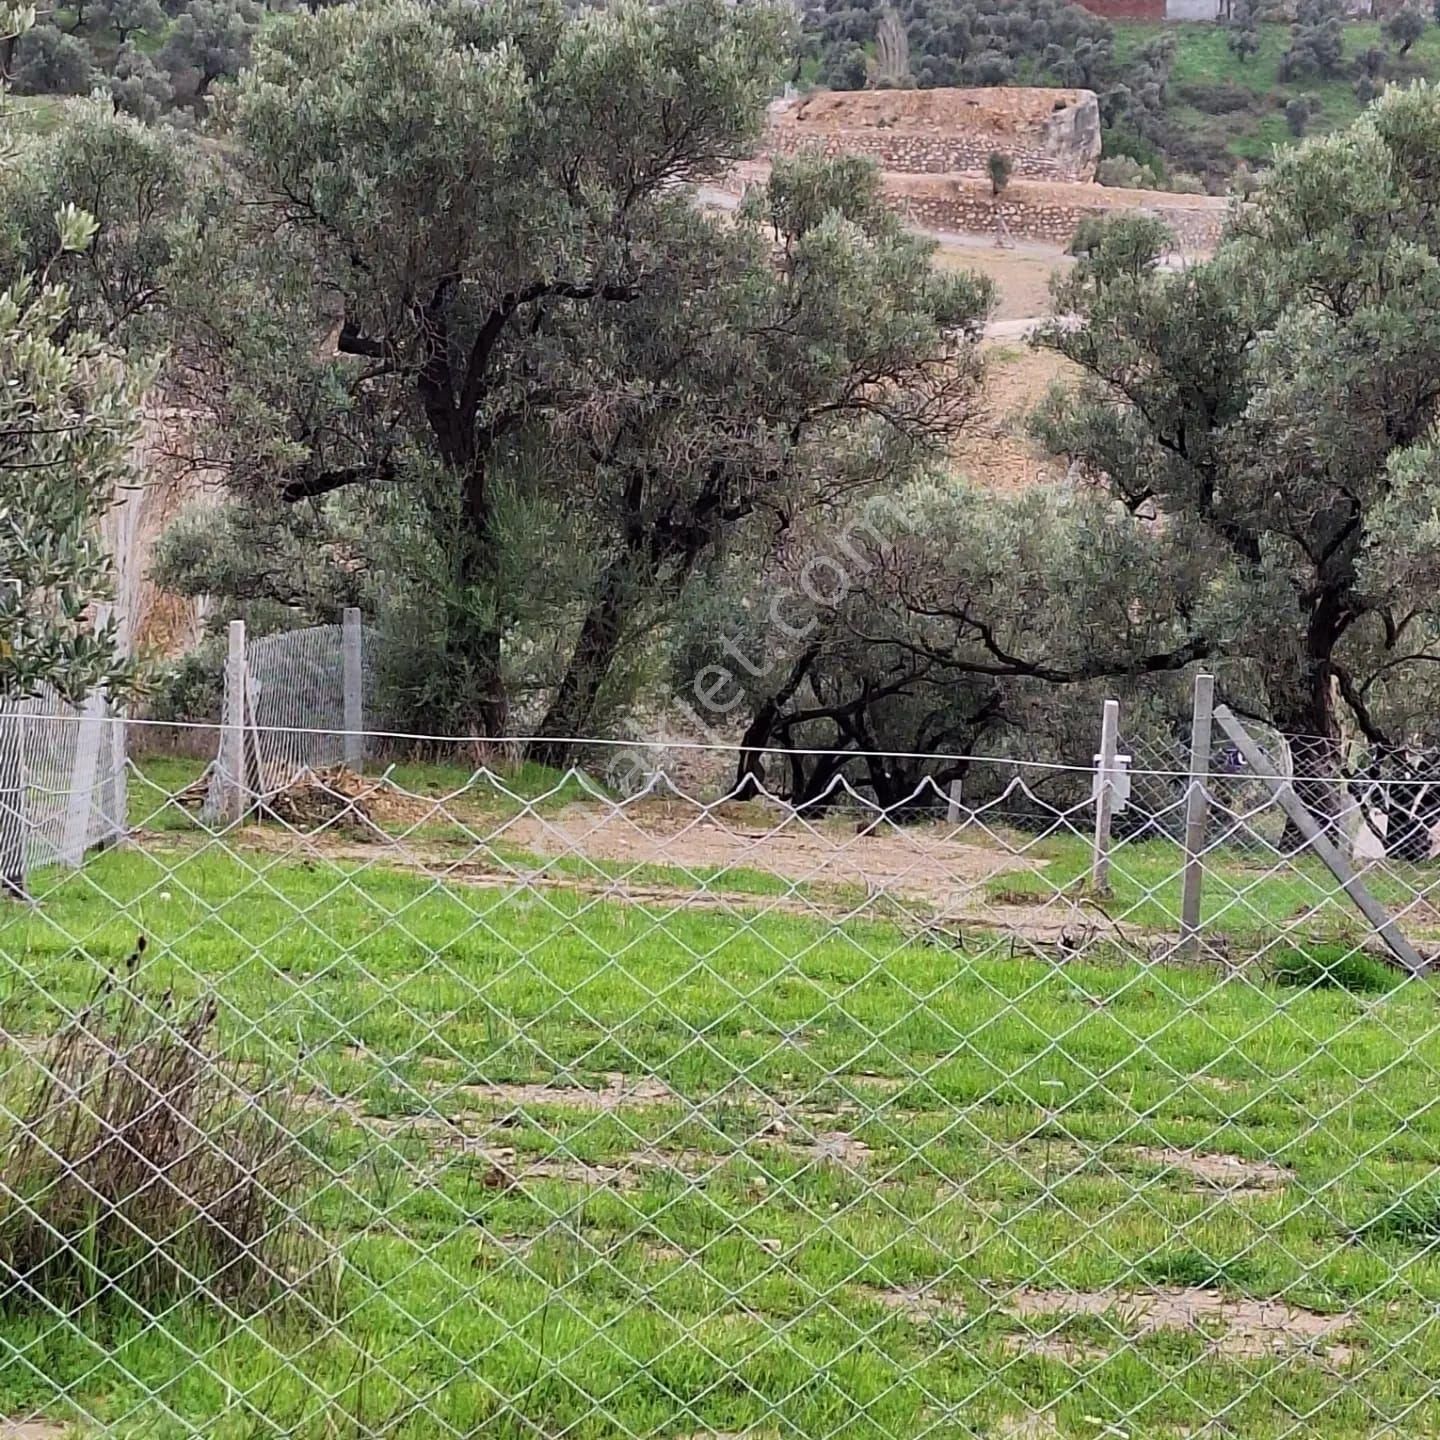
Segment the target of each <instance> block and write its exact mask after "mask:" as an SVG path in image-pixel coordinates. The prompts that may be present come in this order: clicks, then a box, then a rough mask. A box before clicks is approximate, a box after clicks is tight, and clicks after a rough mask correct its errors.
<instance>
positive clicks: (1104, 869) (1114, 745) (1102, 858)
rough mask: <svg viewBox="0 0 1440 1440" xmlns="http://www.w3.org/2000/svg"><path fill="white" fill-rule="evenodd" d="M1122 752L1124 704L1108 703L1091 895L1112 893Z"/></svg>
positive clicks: (1097, 783)
mask: <svg viewBox="0 0 1440 1440" xmlns="http://www.w3.org/2000/svg"><path fill="white" fill-rule="evenodd" d="M1119 748H1120V702H1119V701H1118V700H1107V701H1106V702H1105V713H1104V716H1103V718H1102V720H1101V722H1100V753H1099V754H1098V755H1097V756H1096V757H1095V764H1096V771H1095V853H1094V858H1093V859H1092V861H1091V864H1090V891H1091V893H1092V894H1094V895H1108V894H1109V893H1110V821H1111V819H1112V818H1113V816H1114V813H1115V770H1116V763H1115V754H1116V751H1117V750H1118V749H1119Z"/></svg>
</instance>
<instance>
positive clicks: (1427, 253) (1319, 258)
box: [1040, 86, 1440, 809]
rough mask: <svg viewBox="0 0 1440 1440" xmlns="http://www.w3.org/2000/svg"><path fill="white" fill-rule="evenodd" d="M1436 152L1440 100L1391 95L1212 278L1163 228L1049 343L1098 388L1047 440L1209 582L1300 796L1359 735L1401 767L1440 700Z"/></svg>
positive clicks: (1257, 200)
mask: <svg viewBox="0 0 1440 1440" xmlns="http://www.w3.org/2000/svg"><path fill="white" fill-rule="evenodd" d="M1437 144H1440V92H1437V91H1436V90H1435V89H1433V88H1431V87H1426V86H1422V87H1417V88H1415V89H1413V90H1407V91H1403V92H1392V93H1387V94H1386V95H1385V96H1384V97H1383V98H1382V99H1381V100H1380V101H1379V102H1377V104H1376V105H1374V106H1372V107H1371V109H1369V110H1368V111H1366V112H1365V113H1364V114H1363V115H1362V116H1361V118H1360V119H1359V120H1357V121H1356V122H1355V123H1354V124H1353V125H1352V126H1351V127H1350V128H1349V129H1348V130H1346V131H1342V132H1339V133H1336V134H1333V135H1330V136H1326V137H1324V138H1323V139H1318V140H1312V141H1310V142H1308V143H1306V144H1303V145H1301V146H1299V147H1296V148H1295V149H1294V150H1293V151H1289V152H1287V153H1285V154H1284V155H1282V156H1279V157H1277V160H1276V162H1275V164H1274V166H1273V167H1272V169H1271V170H1270V172H1269V174H1268V176H1267V178H1266V181H1265V183H1264V184H1263V185H1262V186H1261V188H1260V189H1259V191H1258V192H1257V193H1256V195H1255V196H1254V197H1253V200H1252V203H1251V204H1250V205H1249V206H1247V207H1246V209H1245V210H1244V211H1242V212H1239V213H1237V215H1236V216H1235V218H1234V220H1233V221H1232V224H1231V228H1230V231H1229V233H1228V234H1227V235H1226V237H1225V238H1224V240H1223V241H1222V243H1221V245H1220V247H1219V250H1218V252H1217V253H1216V255H1215V257H1214V258H1213V259H1211V260H1208V261H1205V262H1203V263H1201V264H1197V265H1193V266H1191V267H1189V268H1188V269H1187V270H1185V271H1184V272H1183V273H1181V274H1167V273H1165V272H1164V271H1162V270H1161V269H1160V268H1159V265H1158V263H1157V262H1158V259H1159V256H1160V255H1161V253H1162V252H1163V251H1164V249H1165V248H1166V247H1167V245H1168V241H1167V240H1166V238H1165V237H1164V236H1163V235H1161V234H1160V233H1159V232H1158V230H1157V228H1156V227H1155V226H1154V224H1153V222H1125V223H1121V224H1119V225H1117V226H1115V227H1114V228H1113V229H1112V230H1111V232H1110V233H1109V234H1108V235H1107V236H1106V238H1105V240H1104V241H1103V242H1102V243H1101V244H1100V245H1099V246H1098V247H1097V248H1095V249H1092V250H1091V252H1090V254H1089V256H1088V257H1087V258H1086V259H1084V260H1082V261H1081V263H1080V264H1079V265H1078V266H1077V267H1076V270H1075V272H1074V273H1073V276H1072V278H1071V279H1070V280H1069V281H1068V282H1067V283H1065V284H1064V285H1063V286H1062V288H1061V290H1060V292H1059V295H1058V302H1057V303H1058V306H1059V309H1060V310H1061V311H1068V312H1071V313H1073V314H1074V315H1075V316H1076V317H1077V321H1078V323H1075V324H1073V325H1066V326H1061V325H1055V326H1052V327H1051V328H1050V329H1049V330H1048V331H1047V332H1046V334H1045V336H1044V342H1043V343H1045V344H1046V345H1047V346H1049V347H1050V348H1052V349H1054V350H1056V351H1058V352H1059V353H1061V354H1062V355H1064V356H1065V357H1066V358H1067V359H1068V360H1070V361H1071V362H1072V363H1073V364H1074V365H1075V366H1077V367H1078V369H1079V371H1080V372H1081V374H1082V376H1083V378H1082V380H1081V381H1080V383H1078V384H1077V385H1076V386H1074V387H1073V388H1072V389H1071V390H1070V392H1069V393H1068V394H1067V395H1066V396H1064V397H1063V398H1062V399H1060V400H1058V401H1057V402H1056V403H1055V404H1054V405H1053V406H1052V407H1051V408H1050V410H1049V411H1048V413H1047V414H1046V415H1045V416H1044V417H1043V418H1042V421H1041V425H1040V428H1041V431H1042V433H1043V434H1044V435H1045V436H1046V438H1047V439H1048V440H1049V441H1050V443H1051V444H1052V445H1053V447H1054V448H1055V449H1057V450H1058V451H1060V452H1062V453H1064V454H1066V455H1068V456H1070V457H1071V458H1072V459H1073V460H1074V461H1075V462H1076V464H1077V465H1078V467H1079V469H1080V472H1081V473H1082V474H1083V476H1084V477H1086V479H1087V481H1088V482H1089V483H1091V484H1093V485H1095V486H1097V487H1100V488H1101V489H1103V490H1104V491H1105V492H1107V493H1108V494H1110V495H1111V496H1113V497H1114V499H1115V500H1116V501H1118V502H1119V503H1120V504H1122V505H1124V506H1125V507H1126V508H1127V509H1128V510H1129V511H1131V512H1132V513H1133V515H1134V517H1135V523H1136V524H1137V525H1145V526H1150V527H1154V526H1159V527H1161V528H1162V529H1164V530H1165V531H1166V532H1168V533H1173V534H1176V535H1183V536H1184V537H1185V540H1186V545H1187V547H1188V548H1189V550H1190V551H1191V552H1192V553H1193V554H1194V555H1196V556H1204V557H1205V558H1206V563H1207V564H1208V565H1209V566H1210V567H1211V571H1212V574H1213V580H1212V582H1211V587H1210V605H1209V610H1210V614H1211V616H1212V617H1215V618H1212V619H1211V620H1202V619H1201V618H1200V617H1199V616H1198V614H1197V617H1196V619H1195V621H1194V625H1195V631H1194V634H1195V638H1196V639H1197V640H1203V641H1205V642H1206V643H1207V645H1208V646H1209V647H1210V648H1211V649H1212V650H1214V651H1217V652H1219V653H1221V654H1223V656H1224V657H1226V658H1225V659H1224V660H1223V662H1222V669H1221V674H1222V678H1223V679H1224V680H1225V683H1226V685H1227V688H1228V689H1229V691H1230V694H1231V696H1232V698H1233V699H1234V700H1235V701H1236V702H1237V703H1240V704H1243V705H1244V706H1245V707H1246V708H1248V709H1250V710H1251V711H1252V713H1256V714H1260V715H1262V716H1263V717H1264V718H1265V719H1267V720H1269V721H1270V722H1272V723H1273V724H1274V725H1276V726H1277V727H1278V728H1279V729H1280V730H1281V731H1282V732H1283V733H1284V734H1285V735H1286V736H1287V737H1289V742H1290V745H1291V748H1292V751H1293V752H1294V755H1295V761H1296V770H1297V773H1300V774H1305V773H1320V774H1324V775H1333V774H1334V773H1335V767H1336V763H1337V749H1338V741H1339V738H1340V735H1341V732H1342V726H1343V725H1349V726H1353V727H1355V728H1356V729H1358V731H1359V732H1360V733H1361V734H1362V735H1363V736H1365V737H1366V738H1367V739H1368V740H1369V742H1370V743H1371V744H1373V745H1376V746H1380V747H1393V746H1396V745H1400V744H1402V743H1403V742H1405V741H1406V740H1407V739H1409V738H1412V736H1413V729H1412V726H1413V723H1414V718H1413V717H1414V710H1415V704H1414V700H1415V692H1416V691H1417V690H1418V691H1420V692H1422V693H1423V694H1424V695H1425V696H1426V697H1427V701H1426V705H1427V706H1428V707H1429V710H1430V713H1433V706H1434V701H1435V700H1436V699H1440V694H1437V692H1436V690H1435V688H1434V680H1435V679H1436V678H1440V670H1437V667H1436V660H1437V658H1440V652H1437V651H1436V650H1435V648H1434V640H1433V637H1434V636H1435V634H1436V633H1437V621H1440V615H1437V613H1436V595H1437V591H1436V588H1435V586H1434V584H1433V583H1432V576H1431V574H1430V569H1429V563H1430V562H1429V558H1428V556H1427V555H1426V554H1425V553H1424V551H1423V549H1420V550H1418V551H1417V546H1416V535H1417V531H1418V527H1417V525H1416V523H1415V516H1416V513H1417V512H1418V513H1422V514H1423V513H1424V512H1425V508H1426V507H1428V506H1429V504H1430V501H1429V500H1428V498H1422V497H1423V496H1424V495H1425V491H1424V490H1423V489H1421V488H1420V485H1419V482H1417V480H1416V478H1415V477H1416V476H1419V475H1426V476H1428V475H1429V473H1430V470H1429V465H1430V459H1429V457H1430V453H1431V452H1430V448H1429V447H1430V444H1431V439H1432V434H1433V427H1434V425H1435V424H1436V421H1437V419H1440V378H1437V377H1440V327H1437V324H1436V321H1435V319H1434V316H1435V314H1436V309H1435V307H1436V304H1437V301H1440V221H1437V218H1436V217H1437V215H1440V209H1437V201H1440V181H1437V178H1436V174H1435V170H1434V166H1433V164H1432V163H1431V157H1432V156H1433V154H1434V153H1435V146H1436V145H1437ZM1399 477H1406V484H1405V485H1404V486H1402V485H1401V484H1400V483H1399ZM1402 496H1405V497H1408V504H1409V509H1408V510H1407V508H1406V506H1405V505H1403V504H1402V503H1401V497H1402ZM1218 622H1223V625H1224V628H1225V631H1226V634H1225V637H1224V639H1223V641H1222V639H1221V636H1220V634H1219V632H1218V631H1216V629H1215V625H1216V624H1217V623H1218ZM1404 697H1408V699H1405V698H1404ZM1402 700H1404V703H1401V702H1402ZM1422 708H1423V707H1422ZM1308 798H1309V800H1310V802H1311V803H1312V805H1313V806H1315V807H1316V808H1317V809H1318V808H1324V807H1325V806H1326V804H1327V803H1328V802H1327V800H1326V797H1325V795H1324V794H1322V793H1321V791H1320V790H1312V791H1310V792H1309V796H1308Z"/></svg>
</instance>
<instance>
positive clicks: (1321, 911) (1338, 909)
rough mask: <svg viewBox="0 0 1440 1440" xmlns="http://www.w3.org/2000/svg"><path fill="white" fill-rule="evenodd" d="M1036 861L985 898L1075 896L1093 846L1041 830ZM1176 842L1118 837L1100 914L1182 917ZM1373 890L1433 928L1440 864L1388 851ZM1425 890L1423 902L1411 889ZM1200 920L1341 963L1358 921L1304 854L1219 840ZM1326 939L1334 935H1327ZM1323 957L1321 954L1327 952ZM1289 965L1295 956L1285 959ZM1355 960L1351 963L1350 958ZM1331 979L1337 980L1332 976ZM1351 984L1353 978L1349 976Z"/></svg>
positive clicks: (1243, 937)
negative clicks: (1406, 860)
mask: <svg viewBox="0 0 1440 1440" xmlns="http://www.w3.org/2000/svg"><path fill="white" fill-rule="evenodd" d="M1028 853H1030V854H1031V855H1034V856H1037V857H1040V858H1041V859H1043V861H1044V863H1043V865H1041V867H1040V868H1038V869H1036V870H1034V871H1031V872H1024V871H1012V872H1008V873H1005V874H1001V875H997V876H995V877H994V878H992V879H991V880H989V881H988V882H987V883H986V887H985V888H986V893H987V894H988V895H989V896H990V898H991V899H994V900H998V901H1005V902H1012V903H1024V902H1027V901H1031V902H1035V903H1040V904H1043V903H1044V902H1045V901H1046V900H1048V899H1050V898H1051V897H1053V896H1054V895H1056V894H1057V892H1063V893H1064V894H1066V895H1067V896H1070V897H1072V898H1074V899H1075V900H1077V901H1078V900H1079V899H1081V898H1082V897H1084V896H1086V895H1087V894H1088V892H1089V882H1090V870H1091V859H1092V850H1091V844H1090V842H1089V840H1088V839H1086V838H1085V837H1083V836H1080V835H1075V834H1064V835H1056V836H1051V837H1047V838H1046V839H1044V840H1041V841H1039V842H1037V843H1036V844H1035V845H1034V846H1032V848H1031V849H1030V851H1029V852H1028ZM1184 863H1185V855H1184V851H1183V849H1182V848H1181V847H1180V846H1179V845H1178V844H1176V843H1175V842H1174V841H1171V840H1160V839H1149V840H1141V841H1129V842H1120V843H1119V844H1117V845H1116V846H1115V847H1114V849H1113V851H1112V855H1111V867H1110V894H1109V896H1107V897H1105V899H1104V900H1103V902H1102V904H1103V908H1104V912H1105V914H1106V915H1108V916H1109V917H1111V918H1112V919H1115V920H1120V921H1124V922H1125V923H1126V924H1129V925H1134V926H1138V927H1141V928H1142V929H1146V930H1155V931H1161V932H1173V931H1175V930H1177V929H1178V928H1179V924H1180V892H1181V883H1182V876H1183V869H1184ZM1364 879H1365V883H1366V885H1367V887H1368V888H1369V889H1370V890H1371V892H1372V893H1373V894H1374V895H1375V897H1376V898H1377V899H1378V900H1380V901H1381V902H1382V903H1384V904H1386V905H1388V906H1390V907H1391V908H1392V910H1393V911H1394V912H1396V913H1399V914H1400V915H1401V918H1402V920H1403V922H1404V928H1405V929H1406V930H1407V931H1415V932H1417V933H1421V934H1425V933H1433V932H1434V931H1435V930H1436V929H1437V927H1440V916H1437V914H1436V912H1435V910H1434V908H1433V898H1430V897H1433V895H1434V893H1435V890H1436V888H1437V886H1440V872H1437V871H1436V870H1435V869H1434V867H1432V866H1427V865H1407V864H1403V863H1401V862H1398V861H1394V860H1387V861H1386V862H1385V865H1384V867H1383V869H1380V870H1377V871H1375V872H1374V873H1373V874H1366V875H1365V876H1364ZM1421 896H1424V897H1427V899H1426V901H1424V902H1421V901H1420V900H1419V899H1418V897H1421ZM1200 915H1201V924H1202V927H1203V928H1204V929H1205V930H1206V931H1208V932H1214V933H1218V934H1222V935H1225V936H1230V937H1233V938H1235V939H1237V940H1240V941H1243V942H1247V943H1249V944H1251V945H1253V946H1255V947H1256V951H1257V952H1258V951H1260V950H1261V949H1264V950H1265V951H1267V953H1268V952H1269V951H1272V950H1273V951H1274V952H1275V954H1273V955H1270V956H1269V958H1270V959H1272V960H1275V961H1276V963H1279V955H1280V951H1281V950H1283V949H1284V948H1285V947H1284V946H1282V945H1281V944H1280V942H1281V940H1282V932H1284V936H1283V938H1287V939H1288V940H1290V941H1292V942H1296V943H1306V944H1307V946H1308V947H1309V948H1312V949H1314V950H1315V951H1316V955H1317V957H1318V958H1317V960H1316V964H1317V966H1318V968H1319V969H1324V968H1325V967H1326V965H1327V964H1330V965H1331V966H1332V968H1333V967H1334V966H1336V965H1339V964H1340V962H1341V959H1342V958H1343V957H1344V956H1345V955H1346V953H1347V951H1348V945H1346V944H1345V943H1343V942H1353V941H1354V940H1355V939H1356V938H1358V937H1360V936H1362V935H1363V934H1364V933H1365V929H1366V926H1365V922H1364V921H1363V920H1362V919H1361V918H1360V916H1359V914H1358V913H1357V911H1356V910H1355V908H1354V907H1353V906H1352V905H1351V903H1350V902H1349V900H1347V899H1346V898H1345V896H1344V895H1343V893H1342V892H1341V891H1340V887H1339V885H1338V884H1337V882H1336V880H1335V878H1334V876H1333V875H1331V873H1330V871H1329V870H1327V869H1326V868H1325V867H1324V865H1323V864H1322V863H1321V862H1320V861H1319V860H1318V859H1316V858H1315V857H1314V856H1312V855H1300V856H1283V857H1282V856H1281V855H1279V854H1278V853H1276V852H1274V851H1272V850H1268V849H1256V850H1255V851H1254V852H1253V853H1246V852H1236V851H1233V850H1224V849H1218V850H1215V851H1213V852H1212V853H1210V854H1208V855H1207V857H1206V860H1205V871H1204V877H1203V882H1202V890H1201V910H1200ZM1328 942H1335V943H1333V944H1328V949H1327V943H1328ZM1327 957H1328V958H1327ZM1285 963H1287V964H1290V965H1291V966H1292V968H1293V964H1294V962H1293V960H1291V961H1286V962H1285ZM1357 963H1358V962H1357ZM1337 983H1338V982H1337ZM1357 983H1358V982H1357Z"/></svg>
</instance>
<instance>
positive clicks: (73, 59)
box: [13, 25, 95, 95]
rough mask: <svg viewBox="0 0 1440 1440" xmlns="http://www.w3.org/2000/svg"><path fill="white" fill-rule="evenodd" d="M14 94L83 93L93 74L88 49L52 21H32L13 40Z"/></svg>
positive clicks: (93, 70)
mask: <svg viewBox="0 0 1440 1440" xmlns="http://www.w3.org/2000/svg"><path fill="white" fill-rule="evenodd" d="M14 64H15V69H14V75H13V83H14V88H15V93H16V94H17V95H84V94H86V93H87V92H88V91H89V89H90V86H91V84H92V83H93V82H94V78H95V67H94V66H93V65H92V64H91V63H90V51H89V49H88V48H87V47H86V46H85V45H84V43H83V42H82V41H80V40H77V39H76V38H75V36H73V35H67V34H65V33H64V31H62V30H57V29H56V28H55V26H53V25H34V26H32V27H31V28H30V29H29V30H27V31H26V32H25V33H24V34H23V35H22V36H21V37H20V39H19V40H18V41H16V44H15V62H14Z"/></svg>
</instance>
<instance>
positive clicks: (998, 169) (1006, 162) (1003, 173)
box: [985, 150, 1015, 198]
mask: <svg viewBox="0 0 1440 1440" xmlns="http://www.w3.org/2000/svg"><path fill="white" fill-rule="evenodd" d="M985 168H986V170H987V171H988V172H989V175H990V193H991V194H992V195H994V196H996V197H997V198H998V197H999V196H1001V195H1003V194H1004V193H1005V187H1006V186H1007V185H1008V184H1009V183H1010V174H1011V172H1012V171H1013V170H1014V168H1015V162H1014V161H1013V160H1011V158H1010V157H1009V156H1008V155H1006V154H1005V153H1004V152H1003V151H1001V150H992V151H991V152H990V157H989V159H988V160H986V162H985Z"/></svg>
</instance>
